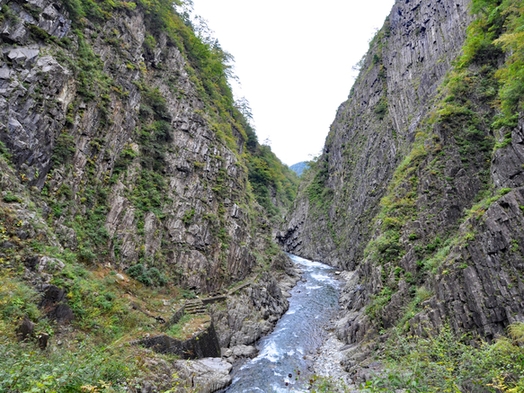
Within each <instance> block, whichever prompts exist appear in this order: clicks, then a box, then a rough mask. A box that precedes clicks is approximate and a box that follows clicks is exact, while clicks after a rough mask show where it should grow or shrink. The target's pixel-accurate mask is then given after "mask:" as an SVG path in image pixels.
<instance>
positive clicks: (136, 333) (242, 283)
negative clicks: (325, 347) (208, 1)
mask: <svg viewBox="0 0 524 393" xmlns="http://www.w3.org/2000/svg"><path fill="white" fill-rule="evenodd" d="M175 3H176V4H178V5H180V4H182V2H179V1H175ZM0 7H1V8H0V49H1V51H0V53H1V57H0V173H1V174H0V193H1V198H0V282H1V286H0V332H1V334H0V359H1V360H0V390H1V391H6V392H26V391H31V392H79V391H82V392H141V393H143V392H166V393H167V392H189V391H197V392H212V391H217V390H219V389H222V388H224V387H225V386H226V385H227V384H228V383H229V382H230V376H229V370H230V368H231V363H233V364H238V363H237V362H238V361H239V360H240V359H242V358H246V357H253V356H255V355H256V350H255V348H254V344H255V343H256V342H257V341H258V340H259V339H260V338H262V337H264V336H266V335H267V334H268V333H270V332H271V331H272V330H273V329H274V327H275V325H276V324H277V322H278V321H279V319H280V317H281V316H282V315H284V313H285V312H286V311H287V310H288V307H289V299H288V297H289V294H290V293H289V292H290V291H291V288H293V287H294V286H295V285H296V283H297V282H298V285H297V287H296V288H295V289H294V290H293V291H298V290H300V288H301V287H302V286H304V283H303V282H302V281H299V280H301V273H300V271H299V270H297V268H296V266H295V265H294V264H293V263H292V262H291V260H290V258H289V257H288V255H287V254H286V252H288V253H291V254H295V255H298V256H299V257H302V258H307V259H309V260H311V261H321V262H322V263H326V264H328V265H330V266H333V267H334V268H336V269H338V270H339V271H343V273H341V274H340V279H341V280H342V281H344V282H343V286H342V289H341V293H340V297H339V299H338V304H339V307H340V310H339V312H338V314H336V315H334V316H333V319H332V321H331V324H330V325H329V324H328V327H329V326H331V330H332V331H331V332H330V336H329V340H339V341H337V343H338V344H337V345H336V351H338V349H340V347H342V346H343V347H344V353H343V355H340V356H341V358H340V359H341V360H337V361H338V362H339V363H340V365H341V367H342V368H343V369H344V372H346V373H347V377H348V378H351V379H352V380H353V382H354V383H355V385H352V387H351V389H353V388H356V386H357V385H358V384H361V386H360V388H359V389H360V391H369V392H378V391H382V392H388V391H396V390H397V389H403V390H400V391H406V392H423V391H450V392H457V391H460V392H521V391H524V376H523V375H524V352H523V350H522V348H523V344H524V325H523V323H524V281H523V273H524V234H523V233H524V232H523V231H522V228H523V227H524V213H523V212H524V191H523V190H524V188H523V186H524V184H523V180H524V176H523V175H524V168H523V165H524V150H523V147H522V146H523V144H524V142H523V140H524V139H523V138H524V120H523V118H522V111H523V100H522V98H523V97H524V84H523V82H522V81H523V80H524V38H523V35H522V26H524V16H523V15H524V3H523V2H522V0H471V1H469V0H454V1H451V0H403V1H400V0H399V1H396V3H395V5H394V6H393V8H392V10H391V13H390V15H389V17H388V18H387V19H386V21H385V24H384V26H383V27H382V29H381V30H379V31H378V32H377V34H376V36H375V37H374V39H373V40H372V41H371V42H370V48H369V51H368V53H367V54H366V55H365V57H364V58H363V60H362V61H361V63H360V74H359V77H358V78H357V81H356V82H355V85H354V86H353V88H352V90H351V92H350V94H349V97H348V100H347V101H346V102H344V103H343V104H342V105H341V106H340V107H339V109H338V112H337V115H336V118H335V119H334V122H333V124H332V126H331V129H330V132H329V134H328V136H327V138H326V144H325V147H324V149H323V152H322V154H321V155H320V156H319V157H318V158H317V159H316V160H313V161H311V162H309V163H308V164H307V166H308V168H307V169H306V170H305V172H304V173H303V174H302V176H301V178H300V180H299V179H298V177H297V176H296V175H295V174H294V173H293V172H292V171H291V170H290V169H289V168H287V167H286V166H285V165H283V164H282V163H281V162H280V160H279V159H278V158H277V157H276V156H275V155H274V154H273V153H272V152H271V149H270V148H269V147H268V146H266V145H263V144H260V143H259V142H258V139H257V136H256V133H255V131H254V129H253V127H252V125H251V124H250V122H249V116H248V114H247V113H246V111H245V108H244V107H243V105H242V103H241V102H238V101H235V100H234V98H233V95H232V93H231V89H230V86H229V83H228V73H229V69H230V68H229V67H230V65H228V59H229V57H230V56H229V54H228V53H226V52H225V51H223V50H222V48H221V47H220V45H219V44H218V43H217V42H215V41H213V42H208V41H205V40H202V39H201V38H200V37H199V36H198V35H197V34H196V33H195V31H194V29H193V26H192V25H191V21H190V20H189V19H188V18H187V15H184V14H182V13H178V12H177V11H176V9H175V8H174V7H173V2H172V1H170V0H137V1H127V0H118V1H113V0H0ZM302 279H305V278H304V277H303V276H302ZM306 284H307V283H306ZM305 286H306V287H307V285H305ZM293 293H295V292H293ZM312 310H314V307H313V304H311V310H310V311H312ZM292 311H293V310H292ZM330 312H331V311H330ZM291 315H292V314H291ZM323 316H328V314H325V315H324V314H323ZM286 318H287V316H286ZM311 318H312V317H311V316H309V317H305V319H306V320H307V319H311ZM281 322H282V323H285V318H284V319H282V320H281ZM304 322H307V321H304ZM203 331H205V332H206V334H208V336H206V337H211V341H210V342H211V344H209V346H210V347H213V348H211V349H212V350H211V349H210V351H211V352H207V350H208V349H209V348H204V349H202V348H201V347H198V345H196V346H193V344H194V343H195V342H197V341H200V338H201V337H204V336H201V335H200V334H202V332H203ZM318 332H319V330H315V333H313V334H312V336H313V337H311V340H312V341H315V340H317V339H318V337H316V335H319V336H321V335H322V334H321V333H318ZM304 334H306V333H304ZM206 340H207V338H206ZM329 340H328V341H329ZM202 341H204V340H202ZM159 342H160V343H162V345H157V344H158V343H159ZM147 343H152V344H151V345H146V344H147ZM166 343H167V344H166ZM180 343H182V344H180ZM188 343H192V344H191V346H190V344H188ZM137 344H140V345H137ZM339 344H340V345H339ZM175 347H177V348H178V347H180V348H183V349H182V350H179V351H178V352H176V351H175V352H174V353H173V351H171V349H172V348H175ZM201 350H202V351H203V352H200V351H201ZM219 351H221V352H222V355H223V356H222V359H216V358H215V359H214V360H209V359H207V360H206V359H204V360H202V359H200V360H195V358H198V357H202V356H210V355H207V354H208V353H213V354H216V356H218V355H220V354H219ZM202 354H203V355H202ZM262 355H263V354H262ZM212 356H215V355H212ZM319 358H320V359H322V361H324V362H333V361H334V359H335V358H336V359H339V358H338V357H331V358H330V357H329V356H327V357H322V356H320V357H319ZM181 359H193V360H181ZM318 366H319V367H318V368H317V370H319V369H320V368H321V367H320V366H321V365H318ZM297 367H298V366H297ZM217 370H219V371H217ZM289 373H291V374H292V375H295V376H296V373H294V372H289ZM333 377H337V376H333ZM311 378H312V379H314V381H313V382H314V385H312V386H313V388H314V389H316V391H325V392H329V391H344V389H349V388H348V387H344V386H341V385H340V384H338V382H337V380H336V378H335V380H333V379H330V378H329V375H328V376H327V378H324V377H319V378H318V379H316V378H317V377H316V376H312V377H311ZM337 378H338V377H337ZM288 382H290V381H288ZM290 389H291V388H290Z"/></svg>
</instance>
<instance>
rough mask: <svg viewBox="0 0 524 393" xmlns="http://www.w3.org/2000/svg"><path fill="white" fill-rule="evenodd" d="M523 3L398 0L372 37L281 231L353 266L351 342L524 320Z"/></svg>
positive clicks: (298, 247) (311, 250)
mask: <svg viewBox="0 0 524 393" xmlns="http://www.w3.org/2000/svg"><path fill="white" fill-rule="evenodd" d="M522 10H523V4H522V2H521V1H516V0H515V1H513V0H507V1H500V2H489V1H473V4H470V3H469V2H468V1H464V2H456V1H453V2H448V1H439V2H422V1H415V2H413V1H407V2H404V1H402V2H396V4H395V5H394V7H393V9H392V12H391V14H390V16H389V17H388V19H387V20H386V22H385V25H384V27H383V28H382V30H381V31H380V32H379V33H378V34H377V36H376V37H375V39H374V40H373V41H372V42H371V45H370V50H369V52H368V54H367V55H366V56H365V58H364V59H363V62H362V69H361V73H360V76H359V78H358V80H357V82H356V83H355V86H354V87H353V89H352V92H351V94H350V97H349V99H348V101H347V102H346V103H344V104H342V106H341V107H340V108H339V111H338V114H337V117H336V119H335V122H334V123H333V126H332V129H331V131H330V133H329V135H328V137H327V140H326V145H325V148H324V152H323V154H322V155H321V157H320V158H319V159H318V160H317V161H316V162H315V163H314V165H313V167H312V169H311V170H310V171H309V173H308V174H307V178H306V181H305V182H304V183H303V184H302V186H301V190H300V192H299V197H298V199H297V202H296V203H295V207H294V211H293V213H292V215H290V219H289V226H288V228H287V229H286V230H285V231H283V232H281V233H280V234H279V239H280V240H281V242H282V244H283V245H284V246H285V247H286V249H287V250H289V251H292V252H295V253H298V254H300V255H304V256H307V257H310V258H315V259H319V260H323V261H325V262H328V263H331V264H333V265H335V266H340V267H342V268H345V269H349V270H355V274H354V275H353V276H352V279H351V280H350V282H349V283H348V285H347V287H346V290H345V293H344V295H343V297H342V304H343V305H344V311H343V316H342V318H341V320H340V321H339V322H338V329H337V332H338V333H337V334H338V336H339V337H340V338H341V339H343V340H345V341H346V342H360V343H363V342H369V341H368V340H370V339H373V338H377V336H378V335H379V333H380V334H381V335H382V336H381V337H380V341H382V342H383V341H385V340H386V339H387V337H388V335H390V334H391V332H392V331H393V330H395V332H396V333H400V334H408V333H410V334H413V333H415V334H418V335H424V334H426V332H428V331H432V330H439V329H442V328H443V326H445V325H446V324H449V326H450V327H451V330H452V331H454V332H456V333H464V332H475V333H477V334H479V335H480V336H481V337H484V338H487V339H493V338H494V337H496V336H498V335H500V334H503V333H504V332H505V328H506V327H507V326H508V325H509V324H511V323H515V322H519V321H523V320H524V308H523V305H524V299H523V298H522V293H523V292H522V288H523V285H524V282H523V277H522V263H523V261H524V257H523V254H522V249H523V248H522V247H523V246H524V238H523V237H522V230H521V229H522V225H523V223H524V216H523V212H522V208H521V207H522V205H523V204H522V186H523V185H524V184H523V183H522V164H523V156H522V151H521V150H522V149H521V144H522V142H521V140H522V129H523V128H522V127H523V125H524V124H523V122H522V109H523V108H522V97H523V96H524V94H523V93H524V90H523V89H522V83H521V79H520V78H521V75H522V70H523V68H522V64H523V58H524V56H523V48H522V33H521V26H522ZM473 15H475V17H473ZM468 26H469V27H468ZM466 27H468V29H467V30H466ZM466 33H467V34H466Z"/></svg>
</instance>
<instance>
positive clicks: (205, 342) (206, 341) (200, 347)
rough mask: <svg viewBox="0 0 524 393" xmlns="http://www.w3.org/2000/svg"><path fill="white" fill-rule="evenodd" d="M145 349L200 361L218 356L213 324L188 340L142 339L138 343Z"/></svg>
mask: <svg viewBox="0 0 524 393" xmlns="http://www.w3.org/2000/svg"><path fill="white" fill-rule="evenodd" d="M139 344H140V345H143V346H144V347H146V348H152V349H153V350H154V351H155V352H158V353H170V354H174V355H179V356H180V357H181V358H182V359H202V358H207V357H208V358H213V357H219V356H220V346H219V343H218V338H217V334H216V331H215V327H214V326H213V323H209V324H208V326H207V327H206V329H205V330H203V331H201V332H199V333H198V334H197V335H195V337H192V338H190V339H188V340H184V341H181V340H177V339H174V338H172V337H169V336H166V335H162V336H155V337H151V338H146V339H143V340H141V341H140V342H139Z"/></svg>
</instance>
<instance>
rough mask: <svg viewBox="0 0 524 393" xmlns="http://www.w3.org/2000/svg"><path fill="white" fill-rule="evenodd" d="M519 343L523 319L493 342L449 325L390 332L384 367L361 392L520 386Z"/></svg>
mask: <svg viewBox="0 0 524 393" xmlns="http://www.w3.org/2000/svg"><path fill="white" fill-rule="evenodd" d="M473 342H476V345H472V343H473ZM522 344H524V324H522V323H515V324H513V325H510V326H509V327H508V329H507V336H504V337H500V338H499V339H497V340H496V341H495V342H493V343H487V342H483V341H481V340H478V339H475V338H474V337H469V336H462V337H461V336H457V335H455V334H454V333H453V332H452V331H451V329H450V328H449V327H448V326H444V327H443V328H442V330H441V331H440V332H439V333H438V334H436V335H430V336H429V337H427V338H420V337H406V336H404V335H403V334H398V335H397V334H394V335H392V336H391V338H390V340H389V342H388V343H387V345H386V351H385V353H384V355H383V356H382V359H381V360H382V361H383V362H384V365H385V371H384V372H383V373H381V375H379V376H376V377H373V378H372V379H371V380H370V381H368V382H366V383H365V384H364V385H363V386H362V387H361V388H362V389H363V391H364V392H392V391H396V390H397V389H405V391H406V392H409V393H412V392H450V393H457V392H494V393H495V392H507V393H518V392H523V391H524V346H523V345H522Z"/></svg>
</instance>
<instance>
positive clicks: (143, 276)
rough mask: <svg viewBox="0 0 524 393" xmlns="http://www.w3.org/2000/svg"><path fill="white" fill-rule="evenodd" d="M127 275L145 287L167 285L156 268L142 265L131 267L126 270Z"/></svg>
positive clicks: (165, 278)
mask: <svg viewBox="0 0 524 393" xmlns="http://www.w3.org/2000/svg"><path fill="white" fill-rule="evenodd" d="M127 274H129V276H130V277H133V278H134V279H136V280H137V281H140V282H141V283H142V284H144V285H147V286H149V287H150V286H164V285H166V284H167V281H168V280H167V277H166V276H165V275H164V274H163V273H161V272H160V270H158V269H157V268H156V267H151V268H148V267H146V266H144V265H143V264H142V263H138V264H136V265H133V266H131V267H129V268H128V269H127Z"/></svg>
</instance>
